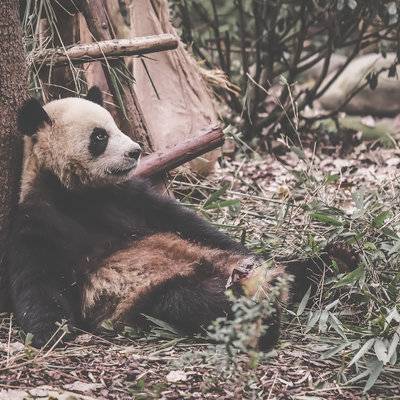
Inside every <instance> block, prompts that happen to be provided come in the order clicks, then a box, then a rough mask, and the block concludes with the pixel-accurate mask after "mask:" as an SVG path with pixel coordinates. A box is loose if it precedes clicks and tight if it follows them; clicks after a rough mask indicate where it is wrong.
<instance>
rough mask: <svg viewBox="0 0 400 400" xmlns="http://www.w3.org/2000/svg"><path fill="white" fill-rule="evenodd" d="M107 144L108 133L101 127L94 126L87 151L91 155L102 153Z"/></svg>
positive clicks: (96, 155)
mask: <svg viewBox="0 0 400 400" xmlns="http://www.w3.org/2000/svg"><path fill="white" fill-rule="evenodd" d="M107 144H108V133H107V131H106V130H105V129H103V128H94V129H93V132H92V134H91V135H90V143H89V152H90V154H91V155H92V156H93V157H98V156H100V155H101V154H103V153H104V152H105V150H106V148H107Z"/></svg>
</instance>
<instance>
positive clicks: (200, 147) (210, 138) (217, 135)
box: [135, 126, 224, 178]
mask: <svg viewBox="0 0 400 400" xmlns="http://www.w3.org/2000/svg"><path fill="white" fill-rule="evenodd" d="M223 143H224V133H223V131H222V129H221V127H219V126H215V127H212V128H210V129H209V130H208V131H207V132H206V133H204V134H201V135H199V136H196V137H193V138H191V139H188V140H186V141H184V142H182V143H180V144H177V145H175V146H172V147H170V148H168V149H166V150H163V151H156V152H154V153H152V154H150V155H148V156H146V157H144V158H143V159H142V160H141V161H140V162H139V165H138V167H137V168H136V170H135V175H136V176H140V177H146V178H151V177H154V176H156V175H159V174H162V173H165V172H168V171H170V170H172V169H174V168H176V167H179V166H180V165H182V164H184V163H186V162H188V161H191V160H193V159H195V158H196V157H199V156H201V155H202V154H205V153H207V152H209V151H211V150H214V149H216V148H217V147H220V146H222V145H223Z"/></svg>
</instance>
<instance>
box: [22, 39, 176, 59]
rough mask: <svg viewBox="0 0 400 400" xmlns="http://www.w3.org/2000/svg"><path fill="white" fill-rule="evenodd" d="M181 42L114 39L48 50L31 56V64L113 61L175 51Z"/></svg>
mask: <svg viewBox="0 0 400 400" xmlns="http://www.w3.org/2000/svg"><path fill="white" fill-rule="evenodd" d="M178 43H179V40H178V38H176V37H175V36H173V35H171V34H162V35H153V36H143V37H137V38H132V39H113V40H103V41H101V42H95V43H87V44H79V45H75V46H72V47H69V48H67V49H65V50H64V49H63V48H59V49H46V50H42V51H40V52H37V53H34V54H31V55H30V60H29V61H30V62H33V63H35V64H41V65H43V64H44V65H65V64H69V63H71V62H72V63H75V64H82V63H86V62H92V61H98V60H102V59H103V60H104V59H105V58H107V60H111V59H112V58H113V57H114V58H115V57H125V56H133V55H142V54H148V53H154V52H158V51H165V50H173V49H176V48H177V47H178Z"/></svg>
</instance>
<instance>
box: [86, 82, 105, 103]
mask: <svg viewBox="0 0 400 400" xmlns="http://www.w3.org/2000/svg"><path fill="white" fill-rule="evenodd" d="M86 99H87V100H89V101H92V102H93V103H96V104H98V105H99V106H102V107H103V93H101V90H100V89H99V88H98V87H97V86H92V87H91V88H90V89H89V91H88V94H87V96H86Z"/></svg>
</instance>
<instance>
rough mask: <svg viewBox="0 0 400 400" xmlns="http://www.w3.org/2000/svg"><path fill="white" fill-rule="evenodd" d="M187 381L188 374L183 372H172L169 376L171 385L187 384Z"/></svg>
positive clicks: (168, 379)
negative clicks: (177, 383)
mask: <svg viewBox="0 0 400 400" xmlns="http://www.w3.org/2000/svg"><path fill="white" fill-rule="evenodd" d="M186 380H187V375H186V372H184V371H181V370H176V371H171V372H170V373H169V374H168V375H167V381H168V382H170V383H176V382H185V381H186Z"/></svg>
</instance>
